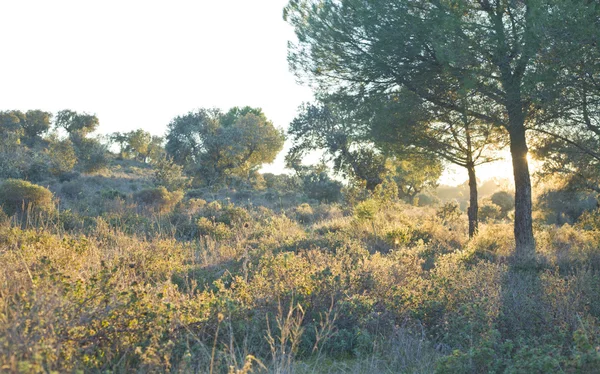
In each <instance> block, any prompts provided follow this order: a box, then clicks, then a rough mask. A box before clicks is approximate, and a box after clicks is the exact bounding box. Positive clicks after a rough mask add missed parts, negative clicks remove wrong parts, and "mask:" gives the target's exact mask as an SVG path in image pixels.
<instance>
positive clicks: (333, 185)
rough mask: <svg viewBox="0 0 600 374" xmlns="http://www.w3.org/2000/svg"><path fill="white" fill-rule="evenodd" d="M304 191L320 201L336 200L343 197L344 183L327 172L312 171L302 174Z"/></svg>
mask: <svg viewBox="0 0 600 374" xmlns="http://www.w3.org/2000/svg"><path fill="white" fill-rule="evenodd" d="M302 191H303V192H304V194H305V195H306V196H307V197H308V198H310V199H315V200H317V201H319V202H329V203H331V202H336V201H339V200H340V198H341V197H342V184H341V183H340V182H338V181H335V180H333V179H331V177H330V176H329V175H328V174H327V173H326V172H317V171H312V172H308V173H306V174H304V175H303V176H302Z"/></svg>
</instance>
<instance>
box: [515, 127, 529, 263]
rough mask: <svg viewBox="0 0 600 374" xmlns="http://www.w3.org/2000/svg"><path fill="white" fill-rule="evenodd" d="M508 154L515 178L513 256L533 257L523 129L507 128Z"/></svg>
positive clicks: (527, 168) (527, 165) (527, 166)
mask: <svg viewBox="0 0 600 374" xmlns="http://www.w3.org/2000/svg"><path fill="white" fill-rule="evenodd" d="M509 135H510V154H511V157H512V164H513V173H514V178H515V226H514V230H515V243H516V251H515V255H516V257H517V258H519V259H524V260H525V259H528V258H532V257H533V256H534V255H535V241H534V238H533V225H532V218H531V178H530V176H529V164H528V161H527V152H528V150H527V141H526V139H525V128H524V126H523V125H522V124H521V125H520V126H519V124H516V123H513V124H511V126H510V128H509Z"/></svg>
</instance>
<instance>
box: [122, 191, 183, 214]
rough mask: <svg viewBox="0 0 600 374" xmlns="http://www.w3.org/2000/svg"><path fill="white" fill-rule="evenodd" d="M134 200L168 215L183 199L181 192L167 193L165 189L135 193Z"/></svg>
mask: <svg viewBox="0 0 600 374" xmlns="http://www.w3.org/2000/svg"><path fill="white" fill-rule="evenodd" d="M134 199H135V200H136V201H137V202H139V203H142V204H144V205H146V206H147V207H149V208H151V209H153V210H155V211H158V212H160V213H168V212H170V211H172V210H173V208H175V206H176V205H177V204H178V203H179V202H180V201H181V200H182V199H183V192H181V191H175V192H169V191H168V190H167V189H166V188H165V187H156V188H146V189H144V190H141V191H139V192H136V193H135V195H134Z"/></svg>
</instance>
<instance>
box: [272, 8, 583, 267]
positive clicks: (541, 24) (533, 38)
mask: <svg viewBox="0 0 600 374" xmlns="http://www.w3.org/2000/svg"><path fill="white" fill-rule="evenodd" d="M569 3H570V4H571V3H572V4H571V5H570V6H571V7H579V8H585V7H586V6H587V3H586V2H584V1H573V2H569ZM560 8H561V1H558V0H523V1H512V0H456V1H430V0H399V1H387V0H373V1H363V0H340V1H335V0H291V1H290V3H289V4H288V6H287V7H286V8H285V11H284V18H285V19H287V20H288V22H290V23H291V24H292V25H293V26H294V28H295V31H296V35H297V37H298V42H297V43H296V44H295V45H292V46H291V48H290V53H289V61H290V65H291V67H292V69H294V70H295V71H296V72H297V73H298V75H299V76H301V77H302V78H308V79H310V80H311V81H312V82H313V83H315V84H316V85H317V87H318V88H319V89H321V90H331V89H332V88H333V87H335V88H336V89H339V88H340V87H341V88H342V89H344V90H345V91H347V92H348V93H350V94H356V93H359V92H366V93H375V92H377V93H381V92H394V91H397V90H398V89H399V88H404V89H408V90H410V91H411V92H413V93H414V94H415V95H417V96H419V97H420V98H422V99H423V100H426V101H427V102H429V103H431V104H432V105H433V106H435V107H439V108H445V109H447V110H452V111H456V112H459V113H460V112H463V111H464V108H463V107H462V106H461V105H459V103H457V100H456V98H457V96H458V97H461V96H463V95H462V94H463V93H464V92H468V93H469V95H470V96H471V97H474V98H475V99H476V100H477V102H479V103H481V104H482V105H481V106H477V107H474V108H473V107H469V108H467V110H466V114H467V115H468V116H469V117H472V118H475V119H477V120H480V121H483V122H486V123H490V124H494V125H496V126H498V127H503V128H505V129H506V130H507V132H508V135H509V141H510V152H511V156H512V164H513V171H514V181H515V190H516V192H515V200H516V209H515V226H514V233H515V241H516V253H515V254H516V256H517V257H519V258H530V257H532V256H533V255H534V253H535V242H534V238H533V228H532V218H531V180H530V175H529V165H528V161H527V153H528V147H527V140H526V126H527V125H528V124H529V123H532V122H536V121H537V122H538V123H539V124H542V123H541V120H542V118H541V117H540V116H539V114H540V113H542V112H543V111H544V109H545V108H547V107H549V106H552V105H554V103H555V101H556V98H557V96H558V95H556V94H555V91H556V87H555V85H554V82H555V80H556V75H557V71H558V70H559V69H556V67H557V66H558V65H560V58H561V57H560V56H552V58H550V56H548V55H547V54H546V52H547V51H548V48H547V46H549V45H552V44H553V43H554V41H553V40H552V37H553V36H554V35H556V34H557V33H555V32H550V31H551V30H549V29H550V28H556V27H562V28H564V27H568V25H564V24H560V23H559V22H557V19H560V17H561V12H560V10H561V9H560ZM563 31H564V30H563ZM557 60H558V61H557ZM544 120H547V118H544Z"/></svg>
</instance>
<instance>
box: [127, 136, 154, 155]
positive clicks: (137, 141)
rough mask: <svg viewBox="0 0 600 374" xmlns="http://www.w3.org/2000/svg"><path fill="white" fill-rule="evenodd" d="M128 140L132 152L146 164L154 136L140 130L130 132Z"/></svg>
mask: <svg viewBox="0 0 600 374" xmlns="http://www.w3.org/2000/svg"><path fill="white" fill-rule="evenodd" d="M127 138H128V143H129V148H130V152H133V153H134V154H135V157H136V158H137V159H138V160H139V161H143V162H146V159H147V158H148V152H149V149H150V143H151V142H152V135H151V134H150V133H149V132H147V131H144V130H142V129H138V130H134V131H131V132H129V134H128V135H127Z"/></svg>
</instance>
